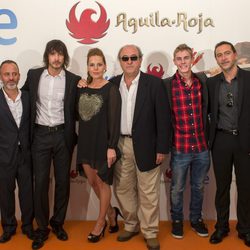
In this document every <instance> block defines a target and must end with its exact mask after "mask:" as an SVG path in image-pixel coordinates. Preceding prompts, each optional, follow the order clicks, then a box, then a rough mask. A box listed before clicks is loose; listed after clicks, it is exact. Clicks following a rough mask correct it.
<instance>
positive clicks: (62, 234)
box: [52, 226, 69, 241]
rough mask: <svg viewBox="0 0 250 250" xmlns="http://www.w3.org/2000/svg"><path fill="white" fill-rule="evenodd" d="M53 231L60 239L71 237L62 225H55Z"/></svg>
mask: <svg viewBox="0 0 250 250" xmlns="http://www.w3.org/2000/svg"><path fill="white" fill-rule="evenodd" d="M52 232H53V233H54V234H55V235H56V237H57V239H58V240H62V241H65V240H68V238H69V237H68V234H67V233H66V232H65V230H64V229H63V227H62V226H53V227H52Z"/></svg>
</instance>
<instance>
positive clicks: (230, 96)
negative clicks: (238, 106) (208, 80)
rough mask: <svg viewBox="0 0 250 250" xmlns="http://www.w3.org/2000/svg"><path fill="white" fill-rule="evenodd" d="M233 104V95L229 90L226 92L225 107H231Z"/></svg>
mask: <svg viewBox="0 0 250 250" xmlns="http://www.w3.org/2000/svg"><path fill="white" fill-rule="evenodd" d="M233 105H234V96H233V94H232V93H231V92H228V93H227V107H229V108H231V107H233Z"/></svg>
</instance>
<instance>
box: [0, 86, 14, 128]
mask: <svg viewBox="0 0 250 250" xmlns="http://www.w3.org/2000/svg"><path fill="white" fill-rule="evenodd" d="M0 107H1V109H2V111H3V113H5V114H6V117H7V118H8V119H9V120H10V121H11V123H13V125H14V126H15V127H16V128H17V125H16V122H15V119H14V117H13V115H12V113H11V111H10V108H9V106H8V103H7V102H6V99H5V96H4V93H3V90H2V89H1V91H0Z"/></svg>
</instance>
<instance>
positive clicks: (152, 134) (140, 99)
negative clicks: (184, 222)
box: [110, 45, 170, 250]
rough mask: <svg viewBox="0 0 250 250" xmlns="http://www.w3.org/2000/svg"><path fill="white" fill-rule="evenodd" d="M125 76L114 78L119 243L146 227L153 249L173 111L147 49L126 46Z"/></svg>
mask: <svg viewBox="0 0 250 250" xmlns="http://www.w3.org/2000/svg"><path fill="white" fill-rule="evenodd" d="M118 59H119V62H120V65H121V68H122V70H123V74H122V75H119V76H117V77H115V78H113V79H111V80H110V81H112V82H114V83H115V84H116V85H117V86H118V87H119V89H120V93H121V97H122V112H121V136H120V139H119V145H118V146H119V149H120V150H121V159H120V160H119V162H118V163H117V164H116V167H115V173H114V191H115V194H116V197H117V200H118V202H119V205H120V208H121V210H122V213H123V216H124V220H125V222H124V223H125V226H124V230H123V231H122V232H121V233H120V234H119V236H118V238H117V240H118V241H128V240H129V239H131V238H132V237H133V236H135V235H137V234H138V232H139V229H140V230H141V232H142V234H143V236H144V238H145V241H146V244H147V247H148V249H149V250H158V249H160V245H159V242H158V239H157V234H158V231H159V228H158V224H159V196H160V167H159V165H160V164H161V163H162V162H163V160H164V158H165V154H166V153H168V150H169V131H170V119H169V115H170V109H169V104H168V101H167V95H166V91H165V90H164V87H163V84H162V81H161V79H159V78H156V77H154V76H151V75H148V74H145V73H143V72H141V71H140V67H141V62H142V52H141V50H140V48H139V47H137V46H135V45H125V46H124V47H122V48H121V49H120V51H119V53H118Z"/></svg>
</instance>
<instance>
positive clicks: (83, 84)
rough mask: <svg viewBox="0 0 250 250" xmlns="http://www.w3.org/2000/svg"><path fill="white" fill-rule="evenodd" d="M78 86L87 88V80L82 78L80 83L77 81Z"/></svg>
mask: <svg viewBox="0 0 250 250" xmlns="http://www.w3.org/2000/svg"><path fill="white" fill-rule="evenodd" d="M77 87H78V88H87V87H88V84H87V81H86V80H85V79H83V78H82V79H81V80H80V81H79V82H78V83H77Z"/></svg>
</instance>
